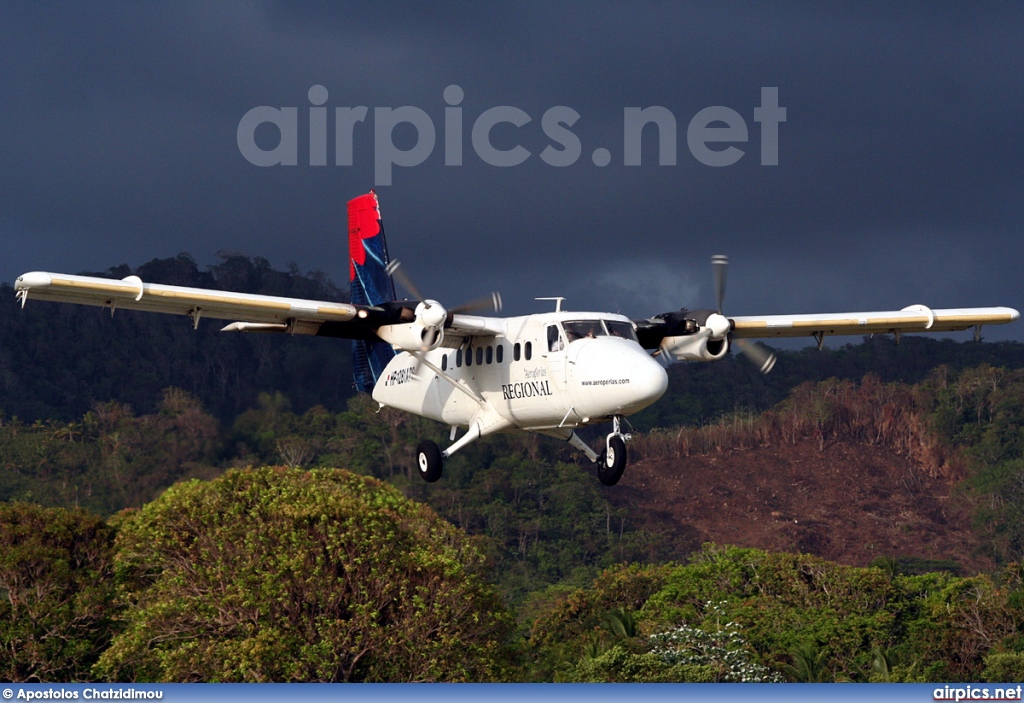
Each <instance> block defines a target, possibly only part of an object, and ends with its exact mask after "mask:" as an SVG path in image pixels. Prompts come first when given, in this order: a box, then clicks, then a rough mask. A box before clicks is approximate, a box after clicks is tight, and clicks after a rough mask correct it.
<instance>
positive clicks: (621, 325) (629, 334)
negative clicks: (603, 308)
mask: <svg viewBox="0 0 1024 703" xmlns="http://www.w3.org/2000/svg"><path fill="white" fill-rule="evenodd" d="M604 324H606V325H607V326H608V334H610V335H611V336H613V337H622V338H623V339H632V340H633V341H634V342H635V341H637V339H636V331H635V330H634V329H633V325H632V324H630V323H628V322H622V321H620V320H605V321H604Z"/></svg>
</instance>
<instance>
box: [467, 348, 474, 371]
mask: <svg viewBox="0 0 1024 703" xmlns="http://www.w3.org/2000/svg"><path fill="white" fill-rule="evenodd" d="M472 365H473V348H472V347H470V348H469V349H467V350H466V366H472Z"/></svg>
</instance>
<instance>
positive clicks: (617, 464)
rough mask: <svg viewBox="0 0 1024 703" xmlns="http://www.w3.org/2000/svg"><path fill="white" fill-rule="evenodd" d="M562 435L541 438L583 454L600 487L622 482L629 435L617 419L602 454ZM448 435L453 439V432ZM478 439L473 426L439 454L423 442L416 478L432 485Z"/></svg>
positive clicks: (572, 436) (434, 446)
mask: <svg viewBox="0 0 1024 703" xmlns="http://www.w3.org/2000/svg"><path fill="white" fill-rule="evenodd" d="M565 431H568V432H569V436H568V437H566V436H565V434H563V433H564V432H565ZM562 432H563V433H559V434H555V433H554V432H550V431H548V432H544V434H551V435H553V436H556V437H560V438H561V439H565V440H566V441H568V442H569V444H571V445H572V446H574V447H576V448H577V449H579V450H580V451H581V452H583V453H584V454H586V455H587V458H588V459H590V460H591V461H592V462H594V463H595V464H597V478H598V479H599V480H600V481H601V483H603V484H604V485H606V486H614V485H615V484H616V483H618V482H619V479H620V478H622V473H623V472H624V471H625V470H626V463H627V462H628V455H627V452H626V442H627V441H629V438H630V437H629V434H626V433H623V432H622V417H621V416H618V415H616V416H615V417H613V418H612V431H611V433H610V434H609V435H608V436H607V437H605V440H604V451H603V452H601V453H600V454H598V453H597V452H595V451H594V450H593V449H591V448H590V447H589V446H587V443H586V442H584V441H583V440H582V439H580V438H579V436H578V435H577V434H576V433H575V432H573V431H571V430H563V431H562ZM452 434H453V438H454V430H453V433H452ZM479 437H480V427H479V425H475V424H474V425H473V426H472V427H470V428H469V431H468V432H466V434H464V435H462V437H460V438H459V440H458V441H457V442H455V443H454V444H452V446H450V447H448V448H447V449H445V450H444V451H441V450H440V449H439V448H438V446H437V444H436V443H435V442H432V441H430V440H429V439H425V440H423V441H422V442H420V443H419V446H417V447H416V468H417V469H419V472H420V476H422V477H423V480H424V481H426V482H427V483H434V482H435V481H437V480H438V479H440V478H441V474H442V472H443V469H444V460H445V459H447V458H448V457H450V456H451V455H452V454H454V453H455V452H457V451H458V450H460V449H462V448H463V447H464V446H466V445H467V444H469V443H470V442H472V441H473V440H475V439H478V438H479Z"/></svg>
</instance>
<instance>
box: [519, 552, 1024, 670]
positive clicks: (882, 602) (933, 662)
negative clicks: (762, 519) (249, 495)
mask: <svg viewBox="0 0 1024 703" xmlns="http://www.w3.org/2000/svg"><path fill="white" fill-rule="evenodd" d="M1022 599H1024V591H1022V583H1021V580H1020V570H1019V569H1018V568H1017V567H1013V568H1012V569H1010V570H1008V571H1007V572H1006V575H1005V577H1004V581H1003V582H1002V583H998V582H996V581H994V580H993V579H992V578H990V577H988V576H983V575H979V576H973V577H969V578H963V577H956V576H953V575H952V574H949V573H927V574H922V575H914V576H901V575H894V574H893V573H892V572H891V571H888V570H886V569H884V568H878V567H866V568H865V567H851V566H842V565H839V564H834V563H830V562H827V561H824V560H822V559H818V558H816V557H813V556H810V555H795V554H772V553H765V552H761V551H758V550H754V549H739V548H735V547H725V548H719V547H715V546H712V545H707V546H705V547H704V548H703V549H702V550H701V551H700V552H698V553H697V554H695V555H694V556H693V557H692V558H691V560H690V562H689V563H688V564H685V565H681V566H675V567H665V566H659V567H645V568H638V567H630V568H622V567H617V568H616V569H613V570H611V571H609V572H607V573H605V574H603V575H602V577H601V578H599V579H598V580H597V581H595V582H594V584H593V585H592V586H590V587H589V588H584V589H578V590H576V591H573V592H571V593H569V594H567V595H565V596H564V597H563V598H561V599H560V600H558V601H556V602H554V603H553V604H551V605H549V607H548V608H547V610H546V611H545V612H543V613H541V614H540V616H539V617H538V618H537V619H536V620H535V622H534V624H533V631H532V636H531V645H532V647H533V649H534V652H535V660H536V661H537V662H539V663H541V665H543V666H546V667H549V668H546V669H542V672H543V673H542V675H545V676H553V677H556V678H561V679H563V680H591V681H625V680H689V681H727V680H740V679H744V678H745V679H746V680H773V679H775V678H776V677H777V676H778V675H784V676H785V677H786V679H787V680H791V681H843V680H853V681H893V682H895V681H933V680H971V679H975V680H977V679H978V678H979V677H980V674H981V673H982V671H983V670H984V669H985V667H986V666H988V670H989V675H990V676H1004V675H1006V670H1007V669H1010V668H1012V666H1013V665H1014V664H1015V663H1016V662H1017V660H1018V659H1017V657H1018V655H1016V654H1015V655H1013V656H1012V657H1010V658H1009V659H1007V657H1006V656H1005V655H1002V654H993V653H998V652H1000V651H1016V650H1017V648H1018V647H1020V646H1021V642H1020V638H1021V634H1022V632H1021V630H1020V629H1019V628H1020V627H1021V618H1020V615H1021V605H1022ZM609 613H628V614H629V616H630V617H631V618H632V619H633V621H634V622H635V626H634V633H633V635H632V636H630V637H622V636H621V634H616V633H615V632H614V631H613V630H612V629H611V628H608V627H607V622H608V618H609ZM619 618H620V619H621V618H622V615H619ZM990 654H992V655H993V658H990V659H989V660H986V656H987V655H990ZM1000 672H1002V673H1000ZM997 680H998V679H997ZM1005 680H1012V679H1005Z"/></svg>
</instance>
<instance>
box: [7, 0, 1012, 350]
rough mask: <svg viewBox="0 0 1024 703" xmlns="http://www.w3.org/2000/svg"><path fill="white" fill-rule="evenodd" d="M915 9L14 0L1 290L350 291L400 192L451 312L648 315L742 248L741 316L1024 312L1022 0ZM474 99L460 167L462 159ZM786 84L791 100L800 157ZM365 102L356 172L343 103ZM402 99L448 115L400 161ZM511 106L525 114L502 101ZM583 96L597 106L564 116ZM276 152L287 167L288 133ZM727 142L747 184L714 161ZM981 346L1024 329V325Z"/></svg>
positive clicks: (737, 287) (405, 242)
mask: <svg viewBox="0 0 1024 703" xmlns="http://www.w3.org/2000/svg"><path fill="white" fill-rule="evenodd" d="M890 5H892V3H870V2H855V3H846V4H832V3H827V4H826V3H817V2H807V3H756V4H755V3H732V2H715V3H689V4H684V3H678V2H664V3H597V2H593V3H571V4H566V3H552V2H543V3H540V2H539V3H517V4H514V5H509V6H506V7H505V9H501V8H500V7H499V6H498V5H497V4H492V3H476V2H473V3H464V4H462V3H445V4H438V3H351V4H345V3H335V2H323V3H300V4H296V3H281V4H277V3H208V2H197V3H189V2H173V3H134V2H133V3H125V4H116V3H98V2H97V3H46V4H43V3H19V2H4V3H2V4H0V139H2V140H3V146H4V148H3V150H2V154H3V157H2V158H3V168H2V169H0V238H2V242H3V255H2V257H0V280H3V281H8V282H10V281H12V280H13V279H14V278H15V277H16V276H17V275H18V274H19V273H22V272H24V271H28V270H37V269H42V270H53V271H65V272H77V271H83V270H105V269H107V268H109V267H111V266H114V265H117V264H120V263H128V264H129V265H131V266H133V267H134V266H138V265H140V264H142V263H144V262H146V261H148V260H149V259H152V258H155V257H168V256H174V255H177V254H178V253H179V252H189V253H191V254H192V255H193V256H194V257H195V258H196V259H197V260H198V261H199V262H200V263H201V264H203V265H207V264H211V263H215V262H216V252H217V251H219V250H222V249H228V250H234V251H240V252H243V253H246V254H249V255H253V256H263V257H265V258H267V259H269V260H270V261H271V263H272V264H274V265H275V266H277V267H279V268H284V267H285V266H286V265H287V264H288V263H289V262H295V263H296V264H297V265H298V266H299V267H300V268H301V269H303V270H311V269H320V270H323V271H326V272H327V273H328V274H329V275H330V276H331V277H332V278H334V279H335V280H336V281H338V282H341V283H343V282H344V281H345V280H346V279H347V274H348V271H347V263H346V256H347V252H346V240H345V233H346V223H345V203H346V201H347V200H348V199H350V198H352V197H354V196H356V195H359V194H362V193H365V192H366V191H367V190H369V189H370V188H376V190H377V192H378V193H379V196H380V202H381V209H382V212H383V217H384V224H385V229H386V232H387V234H388V243H389V247H390V249H391V253H392V256H393V257H395V258H399V259H401V260H402V261H403V262H404V263H405V265H406V268H407V271H408V272H409V273H410V274H411V275H412V276H413V277H414V279H415V280H416V282H417V283H418V285H419V287H420V288H421V289H422V290H423V291H424V292H425V293H427V294H428V295H430V296H431V297H437V298H439V299H441V300H442V301H444V302H446V303H448V304H450V305H455V304H458V303H459V302H461V301H464V300H467V299H471V298H476V297H478V296H479V295H480V294H482V293H483V292H486V291H488V290H491V289H497V290H499V291H501V293H502V294H503V296H504V298H505V300H506V303H507V307H508V309H509V310H510V311H512V312H515V313H523V312H529V311H538V310H543V309H548V308H549V306H550V304H549V303H536V302H534V301H533V298H534V297H536V296H555V295H563V296H566V297H567V298H568V302H567V306H568V307H570V308H572V309H581V310H595V309H597V310H613V311H621V312H624V313H626V314H629V315H632V316H633V317H637V318H638V317H647V316H650V315H652V314H656V313H659V312H664V311H668V310H675V309H678V308H679V307H683V306H685V307H690V308H694V307H707V306H710V305H713V298H714V297H713V293H712V290H711V280H712V277H711V269H710V264H709V260H710V257H711V255H712V254H717V253H725V254H728V255H729V257H730V262H731V267H730V270H729V290H728V295H727V298H726V312H727V313H728V312H731V313H733V314H737V315H741V314H742V315H748V314H749V315H753V314H762V313H763V314H770V313H786V312H794V313H795V312H831V311H844V310H870V309H882V310H885V309H898V308H901V307H904V306H906V305H910V304H914V303H923V304H926V305H929V306H931V307H958V306H976V305H1009V306H1013V307H1016V308H1018V309H1024V297H1022V295H1021V292H1022V286H1021V282H1020V281H1021V268H1022V263H1024V236H1022V235H1024V138H1022V136H1021V135H1022V132H1024V80H1022V78H1021V77H1022V76H1024V41H1022V37H1024V4H1022V3H1019V2H1014V3H1011V2H1007V3H959V4H955V5H951V6H947V5H944V4H941V3H937V2H922V3H897V4H896V7H891V6H890ZM453 85H454V86H458V87H459V88H460V89H461V91H462V96H463V97H462V100H461V101H460V102H459V103H458V105H457V107H458V108H459V109H461V113H460V114H461V122H462V135H461V136H462V139H461V145H462V164H461V165H446V163H445V161H446V142H447V143H448V144H449V147H451V146H454V145H455V144H457V143H459V141H460V140H459V139H458V134H457V133H456V132H452V133H448V132H449V130H447V129H446V113H445V109H446V107H448V103H446V102H445V96H446V94H445V90H446V88H448V87H449V86H453ZM314 86H322V87H323V89H324V90H319V89H316V90H314V91H313V92H314V93H316V92H317V91H318V90H319V92H320V95H319V100H320V101H322V102H323V107H324V108H326V115H327V125H328V127H327V131H326V145H327V148H326V155H327V165H325V166H319V165H311V163H310V141H311V130H310V122H309V120H310V114H311V113H310V108H311V107H312V105H311V102H310V95H311V92H310V89H311V88H313V87H314ZM763 88H777V95H778V104H779V106H781V107H783V108H785V115H786V117H785V121H784V122H781V123H779V124H778V125H777V132H778V140H777V160H778V164H777V165H769V164H767V163H763V161H764V158H763V151H764V148H765V144H764V142H765V140H766V134H765V126H766V125H765V123H764V122H758V121H756V120H755V109H756V108H758V107H762V89H763ZM324 92H326V96H327V97H326V100H325V101H324V100H323V93H324ZM455 92H457V91H455ZM260 106H270V107H273V108H296V109H297V112H296V114H297V124H298V130H297V134H296V139H295V144H296V148H295V151H296V153H297V164H296V165H272V166H258V165H254V164H253V163H250V160H249V159H247V158H246V155H245V154H244V153H243V151H244V150H243V149H242V148H240V144H239V123H240V122H241V121H242V118H243V117H244V116H245V115H246V114H247V113H249V112H250V110H252V109H253V108H258V107H260ZM359 106H363V107H366V108H367V115H366V117H365V119H364V120H363V121H362V122H357V123H355V126H354V129H353V133H352V140H351V141H352V147H353V150H352V151H353V154H352V165H336V164H335V148H336V145H337V142H338V141H339V139H338V137H339V134H338V133H337V132H336V130H335V122H334V118H335V114H336V108H354V107H359ZM403 106H409V107H412V108H416V109H417V111H422V112H417V114H421V115H425V116H426V117H427V118H428V122H429V123H430V124H432V125H433V127H434V131H435V133H436V139H435V143H434V146H433V148H432V149H431V150H429V151H427V152H423V149H424V147H425V143H424V135H423V133H421V132H418V131H417V129H416V128H414V127H413V126H412V125H411V124H399V125H398V126H397V127H395V128H394V129H393V130H391V131H390V133H389V134H385V135H383V136H384V137H386V139H387V140H386V142H381V137H380V136H379V135H378V134H377V133H379V132H381V125H382V124H383V120H384V119H385V118H386V117H387V116H389V115H390V116H391V117H392V118H393V117H395V116H396V115H401V114H402V113H401V112H390V113H389V112H388V111H386V110H379V109H378V108H392V109H396V108H400V107H403ZM502 106H508V107H509V108H516V109H517V110H518V111H521V113H519V112H515V111H513V112H512V113H510V112H509V110H508V109H506V110H504V111H499V112H498V113H495V112H491V113H486V111H488V110H490V109H491V108H496V107H502ZM560 106H562V107H565V108H571V110H572V111H575V113H578V115H579V117H578V119H576V121H575V122H574V123H573V124H572V125H571V126H570V125H568V124H567V123H565V122H564V121H563V123H562V124H561V125H557V124H554V125H551V124H549V125H547V126H545V125H544V120H543V118H544V116H545V114H546V113H547V112H548V111H549V110H550V109H551V108H559V107H560ZM654 106H660V107H662V108H664V110H663V111H662V114H665V113H668V114H670V115H671V116H672V117H674V120H675V124H676V127H675V140H676V144H675V150H674V154H670V156H674V164H659V157H660V156H661V153H660V151H659V133H658V128H657V126H656V125H654V124H651V125H648V126H647V127H646V128H645V129H644V130H643V132H642V137H643V141H642V149H641V151H640V153H639V154H638V156H639V158H640V160H641V164H640V165H625V164H624V159H626V157H627V156H628V155H629V154H628V150H627V147H626V136H625V135H626V132H627V129H626V126H625V122H626V120H625V114H626V113H625V111H626V109H627V108H649V107H654ZM705 108H716V109H715V110H712V111H711V112H709V113H701V111H702V110H705ZM722 108H728V111H725V112H723V111H722ZM407 112H409V111H407ZM342 113H344V114H348V111H347V110H342ZM485 113H486V114H487V115H495V114H498V115H499V116H506V115H508V114H524V115H525V116H527V117H529V118H530V121H529V122H526V123H524V124H522V125H521V126H516V125H514V124H512V123H510V122H498V123H497V124H495V125H494V126H493V128H491V129H490V130H489V131H486V130H483V131H486V134H485V137H486V139H487V143H488V144H489V146H490V148H491V149H492V150H496V151H495V153H498V152H502V151H508V150H512V149H514V148H515V147H517V146H518V147H521V149H525V150H526V152H527V153H528V156H527V158H526V159H525V161H523V162H522V163H519V164H518V165H514V166H496V165H493V164H492V162H493V161H494V160H495V159H494V157H493V154H492V155H491V156H487V154H486V153H484V154H481V153H480V151H481V150H480V149H478V148H477V147H476V145H475V143H474V140H473V137H472V133H473V131H474V126H476V127H478V128H480V129H482V128H483V127H484V126H485V125H484V124H483V120H482V118H481V116H482V115H485ZM698 113H700V114H703V115H708V114H710V115H712V116H714V115H718V116H721V115H723V114H725V115H727V116H729V119H732V120H733V125H732V127H733V129H732V136H731V139H730V141H725V142H714V141H700V140H698V142H699V143H698V144H697V145H696V149H695V148H693V145H692V144H691V143H690V142H691V141H692V139H691V140H688V137H693V136H694V135H696V136H697V137H700V135H701V128H703V127H707V128H708V129H707V130H706V131H705V133H704V136H708V135H712V136H714V135H717V136H729V135H728V134H726V133H725V132H724V131H719V132H714V131H713V130H715V129H725V128H726V123H725V122H717V121H715V122H710V123H707V124H705V121H704V120H702V119H701V117H700V115H699V114H698ZM282 114H284V113H282ZM452 114H453V115H454V112H453V113H452ZM565 114H569V113H567V112H566V111H565V110H564V109H563V110H553V111H552V113H551V116H552V117H556V116H558V115H565ZM648 114H650V113H648ZM733 116H735V117H733ZM695 118H696V119H695ZM736 119H738V120H739V124H738V125H737V124H736ZM478 120H480V121H479V122H478ZM691 121H693V123H691ZM740 127H742V130H745V132H746V139H745V140H744V139H741V138H740V137H741V136H742V134H740V133H739V132H740V131H742V130H739V128H740ZM243 131H244V130H243ZM567 135H569V136H567ZM342 137H343V138H342V139H341V141H342V142H344V141H345V139H344V135H342ZM553 137H554V138H553ZM661 138H662V140H664V139H665V135H664V134H662V135H661ZM251 139H252V142H253V144H254V145H255V147H256V148H258V149H261V150H263V151H264V152H268V153H276V152H273V150H274V147H275V146H277V144H278V141H279V135H278V131H277V128H276V127H274V126H272V125H271V124H269V123H267V124H262V125H260V126H259V127H258V128H256V129H255V131H253V132H252V133H251ZM573 140H578V141H577V142H576V143H578V145H579V147H578V151H579V156H578V157H577V158H575V159H572V158H571V157H572V156H573ZM313 141H314V142H315V141H316V139H315V138H314V139H313ZM382 144H383V145H384V146H385V147H387V148H382ZM391 144H393V145H394V146H393V147H390V146H389V145H391ZM485 146H486V145H485ZM768 146H769V147H770V144H769V145H768ZM417 148H419V150H420V152H423V153H420V152H417ZM545 148H548V152H547V153H548V154H549V156H552V155H553V156H554V157H555V158H552V159H549V160H551V161H557V160H558V159H559V158H561V160H562V161H563V162H564V161H569V162H570V163H569V165H564V166H557V165H552V164H550V163H548V162H547V161H545V159H544V158H542V154H543V153H545ZM702 149H704V150H706V152H705V151H701V150H702ZM726 149H733V150H734V151H732V152H730V153H731V154H733V155H734V156H735V155H736V154H737V153H739V158H738V160H736V161H735V163H732V164H731V165H725V166H710V165H707V164H706V163H705V161H706V160H707V159H706V158H702V157H701V154H705V153H711V152H722V151H724V150H726ZM397 150H404V151H409V152H410V154H411V156H410V155H406V156H405V157H404V158H406V159H407V160H416V159H421V160H422V163H419V164H418V165H413V166H397V165H396V166H394V167H393V168H392V169H391V184H390V185H385V184H384V183H383V179H382V178H381V169H380V168H379V167H377V168H375V159H377V160H380V159H381V158H382V154H383V155H384V157H385V158H387V157H388V155H391V158H392V160H400V159H401V158H403V157H402V155H401V154H397ZM600 150H605V151H600ZM735 150H739V152H737V151H735ZM483 151H485V152H486V149H484V150H483ZM595 152H597V153H595ZM513 153H520V154H522V153H523V152H521V150H520V151H519V152H513ZM396 155H397V157H398V158H397V159H396V158H395V157H396ZM413 157H415V158H413ZM506 157H507V155H503V156H502V158H506ZM604 160H608V161H610V162H609V163H608V164H607V165H603V166H602V165H598V163H601V162H602V161H604ZM670 160H673V159H670ZM768 160H769V161H770V160H771V159H768ZM986 338H988V339H1006V338H1009V339H1017V340H1022V339H1024V323H1017V324H1016V325H1012V326H1008V327H1004V328H995V327H994V328H991V329H987V330H986Z"/></svg>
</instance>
